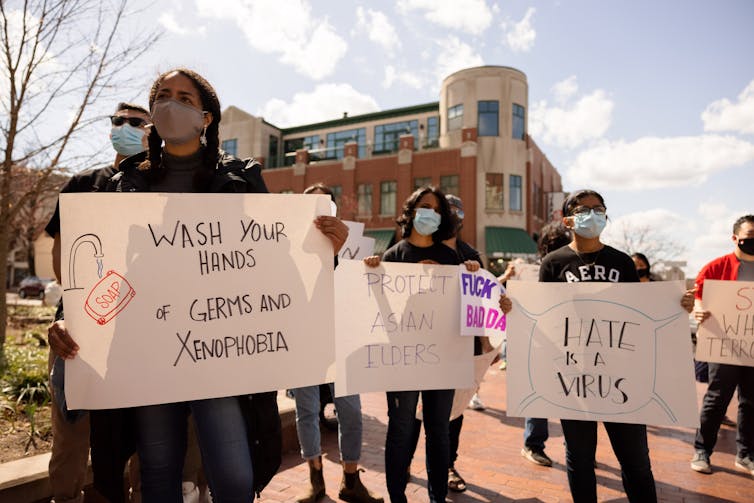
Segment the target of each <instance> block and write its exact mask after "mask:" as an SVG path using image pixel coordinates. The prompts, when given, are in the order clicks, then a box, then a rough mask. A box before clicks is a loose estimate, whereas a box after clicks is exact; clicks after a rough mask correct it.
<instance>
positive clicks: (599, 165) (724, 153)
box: [567, 135, 754, 190]
mask: <svg viewBox="0 0 754 503" xmlns="http://www.w3.org/2000/svg"><path fill="white" fill-rule="evenodd" d="M752 160H754V144H751V143H748V142H746V141H743V140H740V139H738V138H734V137H731V136H720V135H700V136H682V137H671V138H657V137H645V138H640V139H638V140H636V141H634V142H625V141H623V140H618V141H602V142H600V143H598V144H596V145H594V146H592V147H590V148H587V149H585V150H583V151H582V152H581V153H580V154H579V155H578V157H577V158H576V161H575V162H574V163H573V164H572V165H571V166H570V167H569V168H568V172H567V178H568V179H569V183H570V185H571V186H584V185H588V186H592V187H598V188H612V189H617V190H620V189H628V190H639V189H656V188H664V187H678V186H684V185H699V184H701V183H703V182H704V181H706V180H707V178H708V177H709V176H710V175H711V174H713V173H715V172H718V171H723V170H725V169H728V168H733V167H736V166H741V165H743V164H745V163H747V162H751V161H752Z"/></svg>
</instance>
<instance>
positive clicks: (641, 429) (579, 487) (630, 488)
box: [539, 190, 691, 503]
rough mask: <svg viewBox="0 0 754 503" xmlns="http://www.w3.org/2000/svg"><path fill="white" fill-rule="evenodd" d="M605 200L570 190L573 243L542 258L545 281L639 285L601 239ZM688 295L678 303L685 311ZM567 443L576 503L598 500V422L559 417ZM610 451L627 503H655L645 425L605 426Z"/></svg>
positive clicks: (629, 263) (567, 219)
mask: <svg viewBox="0 0 754 503" xmlns="http://www.w3.org/2000/svg"><path fill="white" fill-rule="evenodd" d="M606 211H607V210H606V208H605V201H604V199H603V198H602V196H601V195H600V194H599V193H597V192H595V191H593V190H580V191H577V192H574V193H573V194H572V195H571V196H570V197H569V198H568V199H566V201H565V202H564V203H563V215H564V217H563V223H564V225H565V226H566V227H568V228H569V229H571V230H572V232H573V238H572V240H571V243H570V244H568V245H567V246H563V247H562V248H559V249H557V250H555V251H553V252H551V253H549V254H547V256H545V258H544V259H543V260H542V266H541V267H540V270H539V280H540V281H543V282H569V283H571V282H580V281H590V282H592V281H597V282H613V283H625V282H638V281H639V276H638V274H637V272H636V267H635V266H634V262H633V260H632V259H631V257H629V256H628V255H626V254H625V253H623V252H621V251H618V250H616V249H615V248H613V247H611V246H608V245H606V244H604V243H602V242H601V241H600V234H601V233H602V230H603V229H604V228H605V225H606V223H607V214H606ZM690 301H691V296H690V294H689V293H688V292H687V294H686V295H684V298H683V299H682V301H681V304H682V305H683V306H684V307H685V308H686V309H687V310H689V309H690V307H691V302H690ZM560 422H561V425H562V427H563V436H564V437H565V443H566V467H567V471H568V483H569V485H570V488H571V495H572V496H573V500H574V502H576V503H586V502H590V503H591V502H594V503H596V501H597V481H596V477H595V473H594V462H595V451H596V449H597V422H596V421H578V420H573V419H561V421H560ZM603 424H604V425H605V430H607V434H608V436H609V437H610V443H611V444H612V446H613V451H614V452H615V455H616V457H617V458H618V461H619V462H620V465H621V476H622V478H623V487H624V489H625V491H626V495H627V496H628V499H629V501H632V502H641V503H646V502H653V501H657V495H656V490H655V483H654V477H653V475H652V467H651V464H650V461H649V447H648V445H647V428H646V426H645V425H643V424H627V423H613V422H605V423H603Z"/></svg>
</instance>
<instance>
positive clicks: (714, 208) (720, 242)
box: [686, 201, 751, 277]
mask: <svg viewBox="0 0 754 503" xmlns="http://www.w3.org/2000/svg"><path fill="white" fill-rule="evenodd" d="M748 213H751V207H749V208H744V207H741V208H738V209H734V208H731V207H729V206H728V205H727V204H726V203H721V202H719V201H702V202H701V203H700V204H699V205H698V206H697V215H696V217H695V218H693V219H691V220H692V221H693V222H694V226H695V232H694V233H693V236H695V237H694V240H693V243H692V244H691V249H690V251H691V253H690V254H689V258H688V266H687V267H686V273H687V274H688V275H690V277H695V276H696V275H697V274H698V273H699V270H700V269H701V268H702V266H704V265H705V264H706V263H707V262H709V261H710V260H712V259H714V258H717V257H720V256H721V255H725V254H727V253H730V252H732V251H733V246H734V244H733V241H732V240H731V236H732V235H733V222H735V221H736V219H738V218H739V217H740V216H742V215H746V214H748Z"/></svg>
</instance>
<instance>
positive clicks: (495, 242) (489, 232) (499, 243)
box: [484, 227, 537, 257]
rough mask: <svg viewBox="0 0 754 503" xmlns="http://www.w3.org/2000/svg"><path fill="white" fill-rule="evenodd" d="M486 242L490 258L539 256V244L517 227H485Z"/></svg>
mask: <svg viewBox="0 0 754 503" xmlns="http://www.w3.org/2000/svg"><path fill="white" fill-rule="evenodd" d="M484 240H485V243H486V244H487V256H489V257H501V256H511V255H536V254H537V243H536V242H535V241H534V240H533V239H532V238H531V236H529V234H527V233H526V231H525V230H523V229H518V228H516V227H485V229H484Z"/></svg>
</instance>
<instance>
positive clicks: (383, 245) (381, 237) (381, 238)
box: [364, 229, 396, 255]
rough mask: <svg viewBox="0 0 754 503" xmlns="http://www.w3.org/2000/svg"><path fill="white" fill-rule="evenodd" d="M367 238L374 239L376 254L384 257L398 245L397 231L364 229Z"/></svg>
mask: <svg viewBox="0 0 754 503" xmlns="http://www.w3.org/2000/svg"><path fill="white" fill-rule="evenodd" d="M364 235H365V236H366V237H370V238H374V254H375V255H382V254H383V253H384V251H385V250H387V249H388V248H390V246H391V245H393V244H395V243H396V240H395V229H364Z"/></svg>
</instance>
